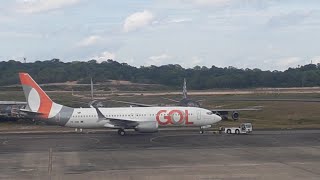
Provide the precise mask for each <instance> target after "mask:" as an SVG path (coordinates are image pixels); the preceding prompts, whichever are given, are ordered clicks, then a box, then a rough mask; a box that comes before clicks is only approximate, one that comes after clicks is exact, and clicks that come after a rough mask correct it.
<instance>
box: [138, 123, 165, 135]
mask: <svg viewBox="0 0 320 180" xmlns="http://www.w3.org/2000/svg"><path fill="white" fill-rule="evenodd" d="M158 126H159V125H158V122H156V121H148V122H139V125H138V126H136V128H135V130H136V131H138V132H142V133H153V132H158Z"/></svg>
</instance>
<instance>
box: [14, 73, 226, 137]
mask: <svg viewBox="0 0 320 180" xmlns="http://www.w3.org/2000/svg"><path fill="white" fill-rule="evenodd" d="M19 78H20V81H21V85H22V87H23V91H24V94H25V98H26V101H27V106H26V108H25V109H20V111H22V112H24V113H25V114H26V115H27V116H29V117H31V118H35V119H39V120H42V121H45V122H47V123H49V124H55V125H60V126H66V127H72V128H76V131H77V129H78V128H79V129H80V131H82V128H112V129H118V134H119V135H121V136H124V135H125V134H126V132H125V130H126V129H134V130H136V131H138V132H141V133H153V132H157V131H158V128H159V127H165V126H193V127H194V126H196V127H200V133H201V134H202V133H204V129H206V128H209V127H211V125H212V124H214V123H217V122H219V121H221V117H220V116H218V115H216V114H214V113H212V111H210V110H207V109H203V108H199V107H181V106H173V107H117V108H116V107H113V108H99V107H90V108H72V107H67V106H63V105H60V104H58V103H55V102H53V101H52V100H51V99H50V97H49V96H48V95H47V94H46V93H45V92H44V91H43V90H42V89H41V87H40V86H39V85H38V84H37V83H36V82H35V81H34V80H33V79H32V77H31V76H30V75H29V74H28V73H19Z"/></svg>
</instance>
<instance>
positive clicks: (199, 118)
mask: <svg viewBox="0 0 320 180" xmlns="http://www.w3.org/2000/svg"><path fill="white" fill-rule="evenodd" d="M197 119H198V120H201V111H200V110H198V111H197Z"/></svg>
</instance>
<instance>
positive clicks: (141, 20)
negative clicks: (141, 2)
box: [123, 10, 154, 32]
mask: <svg viewBox="0 0 320 180" xmlns="http://www.w3.org/2000/svg"><path fill="white" fill-rule="evenodd" d="M153 19H154V15H153V14H152V13H151V12H150V11H147V10H144V11H142V12H136V13H133V14H131V15H130V16H128V17H127V18H126V20H125V22H124V25H123V30H124V32H130V31H134V30H137V29H140V28H142V27H145V26H148V25H150V24H151V23H152V20H153Z"/></svg>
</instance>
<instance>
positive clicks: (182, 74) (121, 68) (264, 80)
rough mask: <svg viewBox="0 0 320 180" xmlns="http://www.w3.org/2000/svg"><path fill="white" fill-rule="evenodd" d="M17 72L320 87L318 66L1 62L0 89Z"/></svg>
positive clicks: (192, 84)
mask: <svg viewBox="0 0 320 180" xmlns="http://www.w3.org/2000/svg"><path fill="white" fill-rule="evenodd" d="M18 72H28V73H30V75H31V76H32V77H33V78H34V79H35V80H36V81H37V82H39V83H53V82H66V81H78V83H88V82H89V80H90V77H93V79H94V81H95V82H105V81H108V80H110V79H112V80H128V81H131V82H136V83H150V84H163V85H167V86H171V87H178V86H181V83H182V81H183V78H187V80H188V88H189V89H212V88H254V87H310V86H319V85H320V64H318V65H315V64H308V65H305V66H301V67H299V68H289V69H287V70H286V71H283V72H282V71H262V70H260V69H237V68H234V67H225V68H220V67H216V66H212V67H204V66H203V67H200V66H196V67H194V68H188V69H185V68H183V67H181V66H180V65H178V64H169V65H163V66H148V67H145V66H141V67H139V68H137V67H133V66H130V65H128V64H126V63H118V62H117V61H113V60H108V61H105V62H102V63H97V62H96V61H95V60H90V61H88V62H82V61H74V62H62V61H60V60H59V59H52V60H47V61H36V62H34V63H21V62H20V61H14V60H10V61H2V62H0V85H1V86H4V85H11V84H18V82H19V80H18V74H17V73H18Z"/></svg>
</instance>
